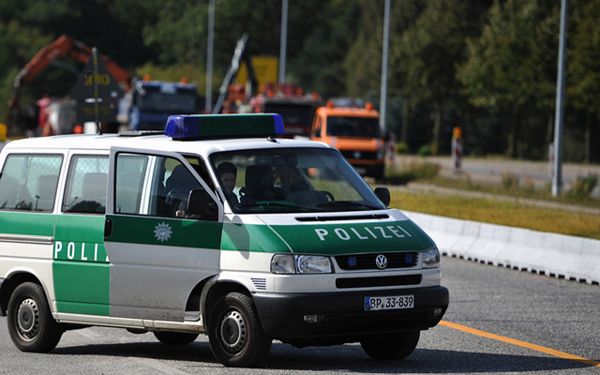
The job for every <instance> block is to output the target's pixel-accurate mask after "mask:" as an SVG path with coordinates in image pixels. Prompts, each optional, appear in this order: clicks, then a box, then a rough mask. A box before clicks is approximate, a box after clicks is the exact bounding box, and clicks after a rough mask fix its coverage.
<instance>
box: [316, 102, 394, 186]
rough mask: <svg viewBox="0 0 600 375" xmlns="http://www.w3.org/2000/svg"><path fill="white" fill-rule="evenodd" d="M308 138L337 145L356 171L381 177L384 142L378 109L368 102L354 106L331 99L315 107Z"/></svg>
mask: <svg viewBox="0 0 600 375" xmlns="http://www.w3.org/2000/svg"><path fill="white" fill-rule="evenodd" d="M311 139H312V140H313V141H319V142H324V143H326V144H328V145H330V146H331V147H335V148H337V149H338V150H339V151H340V152H341V153H342V155H344V157H345V158H346V160H348V162H349V163H350V164H351V165H352V166H353V167H354V168H355V169H356V171H357V172H358V173H359V174H361V175H365V176H370V177H373V178H375V179H376V180H380V179H382V178H383V176H384V172H385V159H384V157H385V152H384V151H385V142H384V137H383V134H382V131H381V129H380V127H379V112H377V111H376V110H375V109H373V106H372V105H371V104H370V103H367V104H366V105H365V107H364V108H355V107H336V106H335V105H334V104H333V102H331V101H330V102H328V103H327V105H326V106H323V107H319V108H317V111H316V113H315V117H314V120H313V124H312V131H311Z"/></svg>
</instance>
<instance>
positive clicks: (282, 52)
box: [279, 0, 288, 85]
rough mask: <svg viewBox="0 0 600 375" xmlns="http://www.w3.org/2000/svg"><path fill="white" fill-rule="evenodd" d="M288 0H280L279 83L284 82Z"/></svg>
mask: <svg viewBox="0 0 600 375" xmlns="http://www.w3.org/2000/svg"><path fill="white" fill-rule="evenodd" d="M287 18H288V0H281V39H280V41H279V84H280V85H282V84H284V83H285V57H286V53H287V51H286V50H287Z"/></svg>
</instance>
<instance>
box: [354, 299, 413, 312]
mask: <svg viewBox="0 0 600 375" xmlns="http://www.w3.org/2000/svg"><path fill="white" fill-rule="evenodd" d="M414 307H415V296H414V295H409V296H383V297H365V311H379V310H400V309H412V308H414Z"/></svg>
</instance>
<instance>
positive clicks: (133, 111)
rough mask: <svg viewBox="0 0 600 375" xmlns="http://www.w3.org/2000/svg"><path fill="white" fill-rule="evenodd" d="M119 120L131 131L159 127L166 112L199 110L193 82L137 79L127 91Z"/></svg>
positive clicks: (198, 98)
mask: <svg viewBox="0 0 600 375" xmlns="http://www.w3.org/2000/svg"><path fill="white" fill-rule="evenodd" d="M124 101H125V102H126V103H123V104H122V105H121V106H120V107H121V108H120V109H119V111H120V115H118V119H119V121H120V122H121V123H123V122H126V123H128V124H129V127H130V129H131V130H162V129H163V128H164V127H165V123H166V121H167V118H168V117H169V115H174V114H177V115H183V114H192V113H198V109H199V108H200V106H201V103H200V97H199V95H198V89H197V86H196V85H195V84H192V83H186V82H185V80H183V82H164V81H150V80H137V81H134V83H133V85H132V89H131V92H130V93H128V94H126V95H125V97H124Z"/></svg>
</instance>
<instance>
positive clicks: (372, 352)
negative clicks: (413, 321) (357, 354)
mask: <svg viewBox="0 0 600 375" xmlns="http://www.w3.org/2000/svg"><path fill="white" fill-rule="evenodd" d="M420 336H421V332H420V331H411V332H403V333H396V334H386V335H375V336H369V337H365V338H363V339H362V340H361V342H360V346H362V348H363V350H364V351H365V352H366V353H367V354H368V355H369V356H371V357H373V358H375V359H382V360H386V359H403V358H406V357H408V356H409V355H410V354H411V353H412V352H414V351H415V348H416V347H417V343H418V342H419V337H420Z"/></svg>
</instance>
